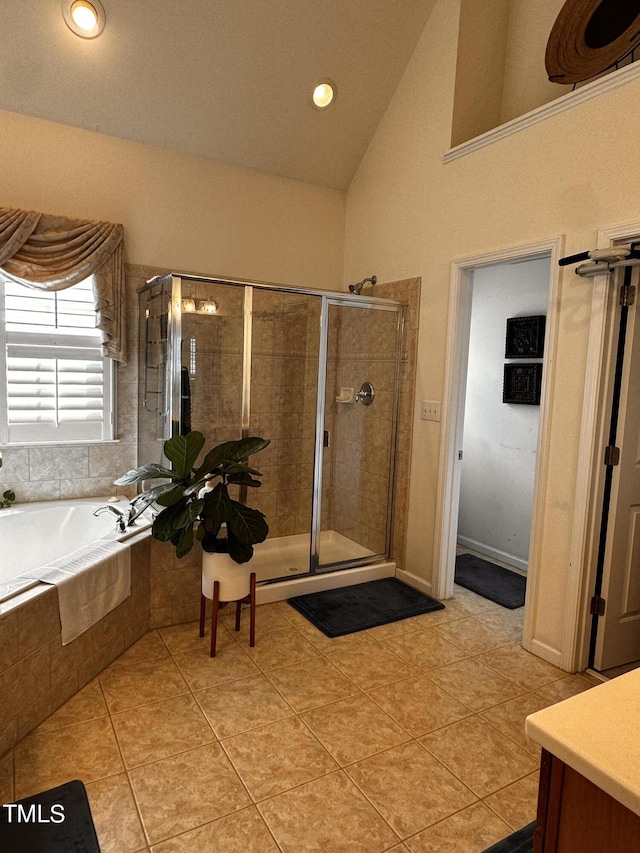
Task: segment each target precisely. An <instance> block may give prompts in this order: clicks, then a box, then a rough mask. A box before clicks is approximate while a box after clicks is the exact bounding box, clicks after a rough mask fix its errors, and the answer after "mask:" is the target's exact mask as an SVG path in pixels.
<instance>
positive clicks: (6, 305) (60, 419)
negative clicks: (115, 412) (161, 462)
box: [0, 279, 113, 443]
mask: <svg viewBox="0 0 640 853" xmlns="http://www.w3.org/2000/svg"><path fill="white" fill-rule="evenodd" d="M101 340H102V337H101V333H100V331H99V330H98V329H96V328H95V311H94V307H93V291H92V284H91V279H86V280H85V281H83V282H80V283H79V284H76V285H74V286H73V287H69V288H66V289H65V290H59V291H56V292H45V291H42V290H35V289H32V288H30V287H26V286H24V285H21V284H16V283H15V282H13V281H8V280H6V281H5V280H3V279H0V368H1V371H0V375H1V377H2V380H3V385H4V388H3V392H4V393H2V394H0V439H1V440H2V441H4V442H9V443H12V442H13V443H20V442H38V443H42V442H58V441H100V440H108V439H111V438H112V437H113V427H112V420H113V418H112V405H111V402H112V391H111V389H112V385H113V381H112V377H113V368H112V363H111V361H110V360H109V359H105V358H103V357H102V352H101V347H100V343H101Z"/></svg>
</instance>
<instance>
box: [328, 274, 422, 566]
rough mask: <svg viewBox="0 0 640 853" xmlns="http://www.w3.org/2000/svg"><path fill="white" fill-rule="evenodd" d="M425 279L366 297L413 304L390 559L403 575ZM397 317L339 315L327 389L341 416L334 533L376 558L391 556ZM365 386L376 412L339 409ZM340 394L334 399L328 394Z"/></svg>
mask: <svg viewBox="0 0 640 853" xmlns="http://www.w3.org/2000/svg"><path fill="white" fill-rule="evenodd" d="M420 283H421V282H420V279H417V278H416V279H408V280H404V281H397V282H390V283H388V284H382V285H377V286H375V287H372V286H369V287H367V288H365V290H364V291H363V292H364V293H365V294H366V295H371V296H377V297H382V298H386V299H394V300H397V301H398V302H404V303H406V304H407V306H408V307H407V309H406V313H405V324H404V336H403V347H402V361H401V373H400V399H399V411H398V437H397V444H396V453H395V459H394V461H395V465H394V480H393V491H394V512H393V519H392V552H391V556H392V558H393V559H394V560H395V561H396V564H397V565H398V567H399V568H402V566H403V564H404V555H405V549H406V527H407V506H408V494H409V467H410V454H411V439H412V431H413V400H414V396H415V373H416V349H417V341H418V321H419V307H420ZM394 319H395V315H394V314H391V313H387V312H382V311H378V312H375V314H374V313H373V312H367V319H366V321H364V319H363V317H362V316H361V313H360V311H359V310H357V309H350V310H349V309H347V310H344V311H342V312H341V314H340V315H339V323H338V324H337V329H336V332H335V338H334V339H332V340H330V349H329V352H330V355H331V356H332V359H331V362H332V364H333V370H334V371H335V379H334V384H333V385H328V388H329V392H328V395H327V405H328V406H329V407H331V408H333V410H334V416H333V431H334V433H335V435H334V439H333V442H332V444H333V446H334V448H335V449H334V459H333V462H334V465H333V472H332V476H333V478H334V488H333V490H332V492H333V504H332V506H331V526H332V527H333V529H335V530H337V531H338V532H340V533H342V534H343V535H345V536H347V537H348V538H350V539H352V540H354V541H355V542H358V543H359V544H361V545H363V546H364V547H365V548H369V549H370V550H371V551H373V552H374V553H381V552H383V551H384V548H385V530H386V523H387V506H388V472H389V447H390V444H391V440H392V427H393V403H394V395H393V390H394V387H395V374H396V363H395V358H396V339H395V324H394ZM364 381H370V382H371V383H372V385H373V386H374V389H375V398H374V402H373V404H372V405H371V406H369V407H366V406H363V405H361V404H360V403H347V404H341V403H334V399H335V396H338V395H339V394H340V389H341V388H342V387H348V388H354V390H357V389H358V388H359V387H360V385H361V384H362V383H363V382H364ZM332 391H333V396H329V394H330V393H331V392H332Z"/></svg>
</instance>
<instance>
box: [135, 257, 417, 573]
mask: <svg viewBox="0 0 640 853" xmlns="http://www.w3.org/2000/svg"><path fill="white" fill-rule="evenodd" d="M184 281H191V282H201V283H202V284H220V285H231V286H235V287H242V288H243V291H244V292H243V297H244V301H243V331H244V337H243V355H242V414H241V435H242V437H247V436H248V435H249V428H250V416H251V355H252V353H251V346H252V337H253V316H252V314H253V294H254V290H255V289H256V288H257V289H260V290H269V291H276V292H281V293H289V294H291V293H297V294H300V295H303V296H314V297H320V299H321V304H320V344H319V348H318V384H317V389H316V395H317V396H316V435H315V447H314V476H313V496H312V508H311V530H310V554H309V572H308V574H324V573H327V572H332V571H339V570H342V569H349V568H354V567H356V566H366V565H369V564H370V563H371V562H372V561H374V560H376V559H381V558H387V557H389V556H390V555H391V552H392V548H393V541H392V533H393V529H392V525H393V486H394V474H395V457H396V450H397V442H398V413H399V406H400V380H401V369H402V339H403V331H404V315H405V310H406V307H407V306H406V305H405V304H404V303H402V302H397V301H396V300H393V299H384V298H382V297H377V296H362V295H361V294H354V293H344V294H342V293H336V292H335V291H326V290H315V289H311V288H306V287H289V286H287V285H281V284H269V283H268V282H260V281H249V280H239V279H224V278H215V277H208V276H198V275H191V274H181V273H168V274H167V275H164V276H157V277H155V278H152V279H150V280H149V281H148V282H147V283H146V284H145V286H144V287H142V288H140V290H139V291H138V292H139V293H142V292H144V291H145V290H149V289H152V288H154V287H157V286H159V285H162V284H167V283H169V282H170V283H171V298H170V303H169V304H170V310H169V316H168V324H167V325H168V329H167V334H168V336H169V338H170V342H171V346H170V348H168V355H169V359H168V360H169V364H168V377H169V379H168V383H167V384H168V387H167V400H168V405H169V422H170V423H171V435H178V434H179V432H180V395H181V379H180V366H181V361H182V353H181V346H182V304H181V303H182V283H183V282H184ZM332 305H336V306H344V307H348V308H363V309H368V310H375V311H387V312H390V313H395V314H397V326H396V342H397V348H396V378H395V389H396V393H395V399H394V406H393V416H392V442H391V447H390V449H389V478H388V494H387V518H386V531H385V542H386V546H387V547H386V550H385V551H384V552H382V553H379V554H371V555H369V556H367V557H359V558H356V559H350V560H341V561H338V562H335V563H327V564H325V565H323V566H322V568H320V554H319V546H320V527H321V516H322V464H323V452H324V446H323V437H324V418H325V409H326V386H327V347H328V334H329V308H330V306H332ZM245 492H246V487H245ZM245 496H246V495H245ZM284 579H285V576H282V577H278V578H272V579H269V580H266V581H261V583H276V582H278V581H282V580H284Z"/></svg>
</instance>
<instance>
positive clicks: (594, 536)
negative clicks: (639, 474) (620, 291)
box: [562, 222, 640, 671]
mask: <svg viewBox="0 0 640 853" xmlns="http://www.w3.org/2000/svg"><path fill="white" fill-rule="evenodd" d="M638 239H640V222H630V223H627V224H625V225H617V226H614V227H611V228H604V229H602V230H601V231H599V232H598V242H597V248H599V249H601V248H602V249H604V248H608V247H610V246H612V245H613V244H614V243H617V242H629V241H632V240H638ZM610 278H611V277H610V276H609V275H602V276H596V277H595V278H593V279H586V281H588V282H590V283H591V286H592V288H593V292H592V299H591V320H590V324H589V344H588V350H587V364H586V375H585V395H584V406H583V412H582V423H581V427H580V444H579V455H578V477H577V481H576V502H575V510H574V524H573V531H572V537H571V564H570V571H569V578H568V585H567V607H566V612H565V622H564V625H565V630H564V637H563V661H564V663H563V664H562V666H563V667H564V668H565V669H567V670H569V671H581V670H583V669H584V668H585V667H586V665H587V661H588V658H589V635H590V631H591V617H590V615H589V600H590V598H591V596H592V595H593V589H594V585H595V568H596V556H597V548H598V536H599V532H600V523H601V515H602V483H603V477H602V473H603V469H604V465H603V457H602V452H603V447H604V443H603V432H602V431H603V415H602V411H601V406H600V405H599V404H600V402H601V401H602V400H603V399H605V398H606V396H607V393H608V387H607V385H608V382H609V379H610V371H609V369H608V367H607V362H608V357H609V351H610V349H611V345H612V342H611V340H610V326H611V321H612V317H611V313H612V311H613V306H614V300H612V299H611V298H610V296H611V287H612V285H611V281H610Z"/></svg>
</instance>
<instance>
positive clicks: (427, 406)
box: [422, 400, 440, 421]
mask: <svg viewBox="0 0 640 853" xmlns="http://www.w3.org/2000/svg"><path fill="white" fill-rule="evenodd" d="M422 420H423V421H439V420H440V403H439V402H436V401H435V400H423V401H422Z"/></svg>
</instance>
